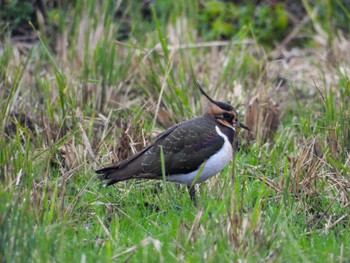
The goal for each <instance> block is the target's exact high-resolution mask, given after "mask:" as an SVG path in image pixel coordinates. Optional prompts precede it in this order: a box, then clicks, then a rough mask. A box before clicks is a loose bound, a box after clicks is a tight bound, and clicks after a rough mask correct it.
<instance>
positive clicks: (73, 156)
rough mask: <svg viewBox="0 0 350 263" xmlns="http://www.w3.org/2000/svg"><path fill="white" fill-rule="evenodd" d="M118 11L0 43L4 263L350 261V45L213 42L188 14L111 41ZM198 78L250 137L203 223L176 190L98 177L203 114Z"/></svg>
mask: <svg viewBox="0 0 350 263" xmlns="http://www.w3.org/2000/svg"><path fill="white" fill-rule="evenodd" d="M304 2H305V3H306V4H307V1H304ZM108 3H109V2H108V1H106V3H105V4H104V5H102V6H99V5H97V4H96V3H94V1H86V2H85V1H83V2H80V1H77V3H76V6H74V8H71V9H69V10H68V11H65V12H63V11H62V12H61V13H60V12H58V11H57V12H56V13H55V12H54V13H52V14H51V16H50V19H51V20H52V21H51V22H52V23H53V24H54V25H55V27H56V30H57V31H56V32H57V33H56V34H55V35H54V36H52V35H50V34H48V33H47V32H46V31H45V29H44V27H43V24H41V25H40V24H39V26H38V27H37V29H36V30H37V31H36V32H35V36H36V41H34V42H30V43H28V42H21V41H13V40H11V39H10V38H4V39H3V41H2V43H1V46H0V53H1V55H0V75H1V77H0V85H1V92H0V103H1V105H2V106H1V112H0V121H1V122H0V123H1V134H0V200H1V202H0V261H1V262H12V261H14V262H22V261H42V262H47V261H73V262H76V261H81V262H85V261H88V262H93V261H100V262H106V261H128V260H131V261H133V262H136V261H140V260H143V261H149V262H158V261H161V262H162V261H165V262H178V261H185V262H197V261H209V262H215V261H223V262H226V261H238V260H242V261H277V262H281V261H289V262H294V261H295V262H300V261H313V262H318V261H329V262H347V261H348V259H349V258H350V249H349V244H350V231H349V227H350V220H349V198H350V194H349V189H350V183H349V174H350V155H349V152H350V142H349V137H350V130H349V127H350V125H349V124H350V121H349V120H350V106H349V103H350V82H349V74H350V67H349V65H350V57H349V52H348V51H349V48H350V41H349V39H348V38H347V37H345V36H343V35H336V34H335V32H333V31H332V28H330V27H327V26H326V27H325V26H323V25H322V24H321V23H320V22H319V21H318V20H317V19H316V18H315V17H314V16H311V19H308V20H307V21H308V23H309V25H311V27H312V30H311V32H312V33H311V32H309V31H307V32H305V30H308V29H305V28H304V27H303V26H300V27H299V28H296V29H295V31H292V33H291V35H290V37H291V39H293V38H295V37H299V36H304V37H305V33H308V34H307V42H306V41H305V42H304V45H302V46H301V47H298V48H293V49H290V48H288V46H287V42H288V43H289V42H290V41H291V40H290V39H288V38H287V39H285V42H282V44H274V45H273V46H272V47H267V48H263V47H262V46H261V45H259V44H258V42H257V41H256V39H255V38H254V35H252V34H251V30H250V29H249V28H242V29H241V31H240V32H237V34H236V36H235V38H234V40H233V41H229V42H213V41H211V42H203V40H202V39H200V37H199V36H198V35H197V33H196V32H197V31H196V28H197V24H196V23H198V17H197V16H196V15H195V14H196V12H197V9H196V8H197V6H196V5H195V4H185V3H182V4H180V5H179V6H177V7H176V8H174V10H173V12H172V13H171V14H172V15H170V21H169V22H165V20H164V18H163V16H162V15H161V14H157V19H156V20H155V21H154V20H153V21H154V22H152V21H151V22H149V23H144V22H143V21H140V20H139V19H140V18H138V17H133V16H131V17H129V20H131V23H130V25H131V26H130V36H131V37H130V38H129V40H127V41H126V42H118V43H115V36H116V35H118V34H120V32H121V31H120V29H121V27H122V26H123V25H124V24H122V23H115V22H113V21H114V18H113V16H114V13H115V10H116V9H117V7H115V6H114V5H110V4H108ZM307 7H308V8H310V9H309V10H308V11H309V12H310V14H311V13H312V12H311V11H312V7H309V6H307ZM129 8H130V10H131V11H130V12H131V13H132V10H133V7H132V6H129ZM161 8H163V7H162V6H161ZM164 8H166V7H164ZM167 8H168V7H167ZM164 10H166V9H164ZM193 10H194V11H193ZM168 11H169V10H168ZM164 12H165V11H164ZM81 14H83V15H81ZM43 23H44V22H43ZM39 36H40V37H39ZM188 43H198V45H197V47H195V48H192V47H190V46H186V44H188ZM180 44H185V46H183V47H181V46H179V45H180ZM193 76H195V78H197V79H198V80H199V81H200V82H201V83H202V84H203V86H204V87H205V89H206V91H207V92H208V93H209V94H210V95H211V96H212V97H213V98H215V99H217V100H223V101H229V102H230V103H232V104H233V105H235V106H236V105H241V106H240V107H237V109H238V111H239V114H240V116H241V120H242V121H243V120H244V119H245V121H246V122H247V123H249V124H250V126H251V128H252V131H253V132H252V134H251V135H250V136H252V137H253V138H249V136H248V135H247V134H240V140H241V150H240V151H239V152H237V153H236V156H235V162H234V163H235V165H234V173H233V172H232V165H229V166H227V167H226V168H225V170H224V171H223V172H222V173H221V174H220V175H217V176H216V177H215V178H213V179H211V180H209V181H207V182H206V183H204V184H202V185H201V187H200V188H199V190H198V191H197V197H198V201H199V205H198V209H196V208H194V206H193V205H192V203H191V202H190V200H189V197H188V194H187V192H186V189H185V188H184V187H181V186H178V185H175V184H171V183H166V184H163V183H162V182H152V181H142V182H138V181H130V182H123V183H119V184H117V185H115V186H113V187H109V188H103V187H102V185H101V183H100V182H99V181H98V180H97V179H96V176H95V174H94V170H95V169H97V168H100V167H102V166H103V165H107V164H110V163H111V162H114V161H118V160H120V159H123V158H125V157H126V156H128V155H129V154H131V153H133V152H135V151H137V150H139V149H141V148H142V147H144V145H146V144H147V143H148V142H149V141H150V140H152V138H153V137H154V136H155V135H156V134H157V133H158V132H159V131H161V130H164V128H165V127H167V126H169V125H172V124H174V123H177V122H179V121H182V120H186V119H189V118H192V117H194V116H198V115H200V114H201V113H202V111H203V109H204V107H202V105H201V96H200V94H199V92H198V90H197V89H196V88H195V86H194V84H193ZM254 97H255V99H254ZM252 98H253V99H252ZM203 101H204V100H203ZM249 103H250V107H249V106H248V104H249ZM275 103H276V104H275ZM244 116H245V117H244ZM269 120H270V121H271V120H273V123H272V124H271V123H269ZM277 124H278V127H277V131H276V133H274V132H273V130H274V126H277ZM268 137H269V138H270V139H269V140H268V139H267V138H268ZM254 138H255V140H251V139H254Z"/></svg>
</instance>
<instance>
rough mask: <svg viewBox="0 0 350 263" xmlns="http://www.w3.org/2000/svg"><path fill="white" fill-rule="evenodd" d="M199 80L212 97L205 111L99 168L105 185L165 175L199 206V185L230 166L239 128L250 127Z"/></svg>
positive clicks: (167, 179)
mask: <svg viewBox="0 0 350 263" xmlns="http://www.w3.org/2000/svg"><path fill="white" fill-rule="evenodd" d="M195 83H196V85H197V87H198V88H199V90H200V92H201V93H202V95H204V96H205V97H206V99H207V100H208V107H207V110H206V111H205V113H204V114H203V115H202V116H200V117H196V118H193V119H190V120H187V121H184V122H181V123H178V124H176V125H174V126H172V127H170V128H168V129H167V130H165V131H164V132H162V133H161V134H159V135H158V136H157V137H156V138H155V139H154V141H153V142H152V143H151V144H149V145H148V146H147V147H145V148H144V149H142V150H141V151H139V152H137V153H136V154H134V155H132V156H130V157H128V158H127V159H125V160H123V161H121V162H118V163H115V164H112V165H111V166H108V167H105V168H102V169H100V170H97V171H96V173H97V174H98V178H99V179H101V180H102V181H103V182H104V186H109V185H112V184H115V183H118V182H122V181H126V180H130V179H158V180H162V179H163V175H164V177H165V180H166V181H169V182H175V183H178V184H183V185H186V186H187V188H188V192H189V196H190V199H191V201H192V202H193V203H194V205H195V206H197V199H196V194H195V193H196V189H195V185H196V184H199V183H202V182H204V181H206V180H207V179H209V178H211V177H212V176H214V175H216V174H218V173H219V172H221V171H222V170H223V169H224V168H225V167H226V165H227V164H228V163H229V162H230V160H231V159H232V154H233V151H234V150H236V147H235V146H233V145H232V144H233V141H234V137H235V135H236V134H237V129H240V128H243V129H246V130H249V128H248V127H247V126H246V125H245V124H243V123H240V122H239V121H238V119H237V111H236V110H235V108H234V107H233V106H231V105H230V104H228V103H225V102H220V101H215V100H213V99H212V98H210V97H209V96H208V95H207V94H206V93H205V91H204V90H203V88H202V86H201V85H200V84H199V83H198V82H197V81H195ZM162 165H163V172H162ZM164 168H165V169H164ZM164 170H165V173H164Z"/></svg>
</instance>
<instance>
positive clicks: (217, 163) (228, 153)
mask: <svg viewBox="0 0 350 263" xmlns="http://www.w3.org/2000/svg"><path fill="white" fill-rule="evenodd" d="M215 129H216V131H217V133H218V134H219V135H220V136H221V137H222V138H223V139H224V141H225V142H224V144H223V147H222V148H221V149H220V150H219V151H218V152H217V153H215V154H214V155H213V156H211V157H210V158H209V159H208V160H207V161H206V162H205V164H204V167H203V169H202V172H201V173H200V174H199V175H198V170H200V169H201V168H199V169H197V170H195V171H193V172H191V173H188V174H174V175H171V176H169V177H167V180H168V181H171V182H177V183H180V184H186V185H191V184H192V183H193V181H194V180H195V179H196V181H195V182H194V183H195V184H198V183H201V182H203V181H205V180H207V179H209V178H210V177H212V176H214V175H216V174H217V173H219V172H220V171H221V170H222V169H224V168H225V166H226V165H227V164H228V163H229V162H230V160H231V159H232V145H231V143H230V142H229V140H228V138H227V137H226V135H224V134H223V133H222V132H221V131H220V128H219V127H218V126H215Z"/></svg>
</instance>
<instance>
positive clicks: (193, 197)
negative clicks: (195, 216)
mask: <svg viewBox="0 0 350 263" xmlns="http://www.w3.org/2000/svg"><path fill="white" fill-rule="evenodd" d="M187 190H188V193H189V194H190V199H191V201H192V202H193V204H194V206H195V207H197V199H196V188H195V186H194V185H192V186H190V185H188V186H187Z"/></svg>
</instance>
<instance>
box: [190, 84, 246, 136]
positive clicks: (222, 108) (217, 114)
mask: <svg viewBox="0 0 350 263" xmlns="http://www.w3.org/2000/svg"><path fill="white" fill-rule="evenodd" d="M196 85H197V86H198V88H199V90H200V91H201V93H202V94H203V95H204V96H205V97H206V98H207V99H208V101H209V105H208V112H207V113H208V114H209V115H210V116H211V117H213V118H214V119H215V120H216V121H217V122H218V123H220V124H222V125H224V126H226V127H229V128H231V129H233V130H236V127H239V128H243V129H246V130H249V128H248V127H247V126H246V125H244V124H243V123H240V122H238V118H237V112H236V110H235V108H234V107H232V106H231V105H230V104H228V103H225V102H221V101H215V100H213V99H212V98H210V97H209V96H208V95H207V94H206V93H205V92H204V90H203V88H202V87H201V85H200V84H199V83H198V82H197V81H196Z"/></svg>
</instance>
